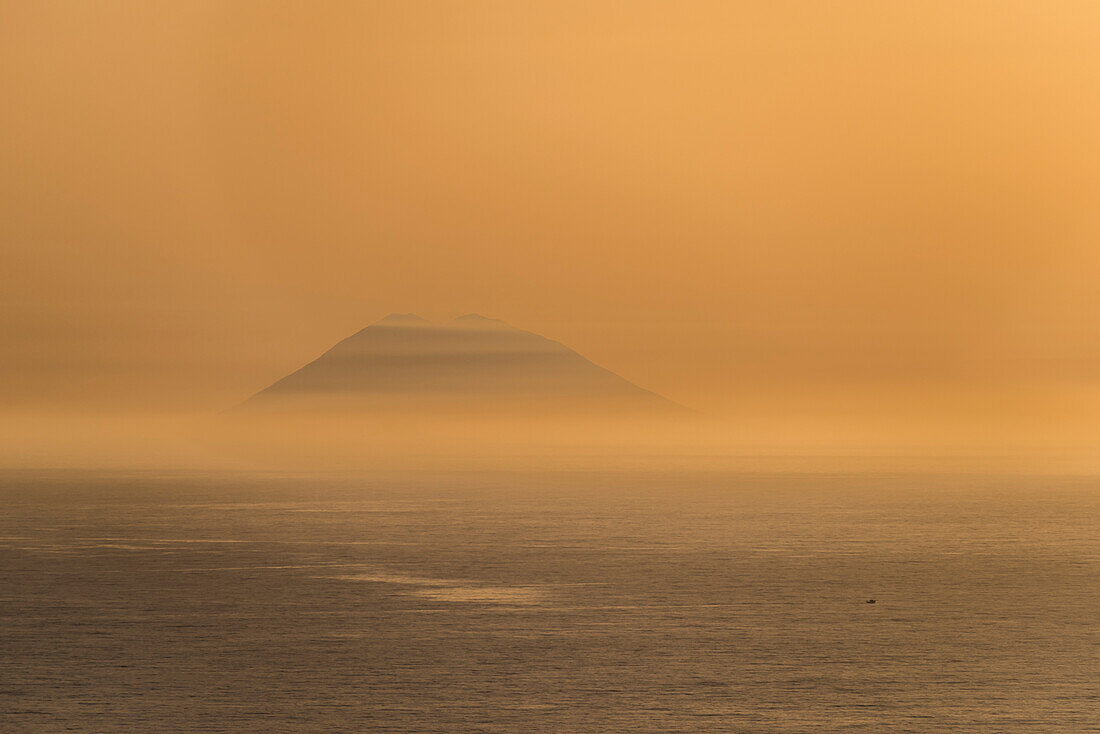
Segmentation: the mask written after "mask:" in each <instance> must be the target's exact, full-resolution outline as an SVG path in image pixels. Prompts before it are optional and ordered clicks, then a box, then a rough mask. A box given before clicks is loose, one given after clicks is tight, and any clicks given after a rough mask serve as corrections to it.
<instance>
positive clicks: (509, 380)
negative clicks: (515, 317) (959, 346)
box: [242, 314, 692, 414]
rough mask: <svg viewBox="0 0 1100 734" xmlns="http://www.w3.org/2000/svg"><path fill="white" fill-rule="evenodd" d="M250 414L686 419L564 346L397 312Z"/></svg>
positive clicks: (282, 383)
mask: <svg viewBox="0 0 1100 734" xmlns="http://www.w3.org/2000/svg"><path fill="white" fill-rule="evenodd" d="M242 407H245V408H247V409H250V410H251V409H275V410H279V409H303V408H304V409H336V410H348V411H355V412H362V411H372V410H395V409H396V410H401V411H405V410H435V409H460V410H461V409H477V410H479V411H485V410H489V411H494V410H498V409H499V410H523V409H535V410H542V411H565V412H570V413H573V412H577V411H598V412H607V411H614V412H631V411H640V412H644V413H650V414H652V413H662V414H688V413H691V412H692V411H689V410H688V409H687V408H684V407H683V406H680V405H678V404H677V403H674V402H672V401H671V400H668V399H667V398H664V397H662V396H660V395H657V394H656V393H653V392H650V391H648V390H645V389H643V388H641V387H638V386H637V385H635V384H633V383H631V382H629V381H628V380H626V379H624V378H622V377H620V376H619V375H616V374H615V373H613V372H611V371H610V370H607V369H604V368H603V367H600V366H598V365H596V364H593V363H592V362H590V361H589V360H588V359H586V358H584V357H583V356H581V355H580V354H578V353H577V352H575V351H573V350H572V349H570V348H568V347H566V346H565V345H563V344H561V343H559V342H556V341H553V340H552V339H547V338H546V337H543V336H540V335H538V334H534V333H532V332H529V331H524V330H522V329H517V328H516V327H514V326H511V325H509V324H506V323H504V322H503V321H499V320H497V319H490V318H486V317H484V316H480V315H478V314H469V315H467V316H461V317H459V318H457V319H454V320H453V321H450V322H447V323H442V324H437V323H432V322H429V321H426V320H424V319H422V318H420V317H419V316H416V315H415V314H391V315H389V316H387V317H385V318H384V319H382V320H380V321H378V322H376V323H374V324H371V325H370V326H367V327H366V328H364V329H362V330H361V331H359V332H357V333H355V334H353V335H351V336H350V337H348V338H347V339H344V340H343V341H341V342H339V343H338V344H336V345H335V346H333V347H332V348H331V349H329V350H328V351H327V352H325V353H324V354H322V355H321V356H320V357H318V358H317V359H315V360H314V361H312V362H310V363H309V364H307V365H305V366H304V367H302V368H301V369H299V370H297V371H295V372H293V373H291V374H289V375H287V376H286V377H284V378H282V379H281V380H279V381H278V382H276V383H275V384H273V385H271V386H270V387H268V388H266V389H264V390H262V391H260V392H259V393H257V394H256V395H254V396H253V397H252V398H250V399H249V400H248V401H246V402H245V404H244V406H242Z"/></svg>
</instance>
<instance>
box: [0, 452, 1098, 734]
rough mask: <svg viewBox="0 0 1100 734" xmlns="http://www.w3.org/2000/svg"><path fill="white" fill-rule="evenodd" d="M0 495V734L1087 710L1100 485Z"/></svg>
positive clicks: (719, 477) (206, 487)
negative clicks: (870, 601)
mask: <svg viewBox="0 0 1100 734" xmlns="http://www.w3.org/2000/svg"><path fill="white" fill-rule="evenodd" d="M0 502H2V505H0V731H4V732H8V731H11V732H21V731H26V732H55V731H79V732H97V733H98V732H104V733H106V732H191V731H208V732H226V731H234V732H248V731H257V732H321V731H371V732H413V731H416V732H421V731H423V732H428V731H439V732H464V731H484V732H513V731H523V732H529V731H539V732H622V731H648V732H673V731H684V732H694V731H722V732H762V733H763V732H767V733H769V734H770V733H776V732H876V733H877V732H1072V733H1073V734H1079V733H1081V732H1096V731H1100V481H1097V480H1096V479H1085V478H1049V477H1047V478H1029V477H983V476H945V475H936V476H932V475H929V476H918V475H853V476H842V475H836V474H830V475H821V474H818V475H814V474H804V475H775V474H772V475H765V474H756V475H753V474H723V473H718V472H699V473H694V474H693V473H676V474H674V473H643V472H637V473H630V472H621V473H585V472H551V473H541V474H535V473H531V474H524V473H519V472H515V473H505V472H497V473H481V474H478V473H455V474H449V475H445V474H438V473H436V474H432V473H423V474H415V473H405V474H392V475H382V474H379V475H374V476H366V477H362V478H357V479H348V478H344V479H333V478H331V477H289V476H270V477H263V476H257V475H250V476H249V475H240V476H222V477H213V476H179V477H174V478H173V477H164V476H156V475H134V474H131V475H127V476H108V475H77V474H72V473H69V474H65V473H58V474H53V475H44V474H7V475H4V476H3V478H2V479H0ZM868 599H875V600H876V603H875V604H868V603H867V600H868Z"/></svg>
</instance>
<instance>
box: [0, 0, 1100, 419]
mask: <svg viewBox="0 0 1100 734" xmlns="http://www.w3.org/2000/svg"><path fill="white" fill-rule="evenodd" d="M1098 32H1100V5H1098V4H1097V3H1095V2H1092V1H1091V0H1082V1H1081V2H1057V1H1055V0H1042V1H1039V0H1036V1H1035V2H1010V1H1007V0H994V1H990V2H960V1H959V0H950V1H947V2H919V3H910V2H906V3H902V2H882V1H881V0H868V1H867V2H854V1H847V2H845V1H839V2H820V1H818V0H806V1H802V2H784V1H782V0H767V1H763V0H756V1H754V2H641V1H632V2H615V3H611V2H594V1H593V0H583V1H578V2H561V1H559V0H554V1H553V2H542V3H529V2H516V1H515V0H506V1H502V2H418V1H416V0H393V1H388V2H318V1H316V0H310V1H309V2H301V3H296V2H269V1H264V2H256V3H250V2H228V3H227V2H193V1H188V2H175V3H169V2H157V3H150V2H146V1H145V0H135V1H134V2H107V1H104V2H94V3H93V2H84V3H82V2H71V1H69V0H64V1H62V2H49V1H47V0H34V1H33V2H29V1H27V0H2V1H0V248H2V249H0V257H2V261H0V404H2V405H7V406H9V407H15V408H18V409H20V410H26V409H28V407H29V406H38V405H48V404H52V405H57V404H63V405H71V406H87V407H102V406H120V405H125V406H137V407H143V408H161V407H174V406H180V405H189V406H198V407H221V406H224V405H226V404H230V403H233V402H236V401H239V400H241V399H243V398H244V397H246V396H247V395H249V394H250V393H252V392H254V391H256V390H258V389H260V388H262V387H264V386H265V385H267V384H269V383H270V382H271V381H273V380H274V379H276V378H278V377H280V376H282V375H283V374H285V373H287V372H289V371H291V370H292V369H294V368H296V367H298V366H300V365H301V364H303V363H304V362H306V361H308V360H310V359H312V358H313V357H315V356H316V355H317V354H318V353H319V352H321V351H323V350H324V349H325V348H327V347H328V346H330V345H331V344H332V343H334V342H335V341H337V340H339V339H341V338H343V337H345V336H347V335H348V334H350V333H353V332H355V331H357V330H358V329H360V328H362V327H363V326H364V325H366V324H367V323H369V322H371V321H374V320H376V319H378V318H380V317H382V316H383V315H385V314H387V313H389V312H392V311H401V312H407V311H408V312H416V313H419V314H421V315H423V316H425V317H428V318H432V319H444V318H451V317H453V316H456V315H459V314H462V313H466V312H470V311H477V312H481V313H484V314H487V315H489V316H495V317H498V318H502V319H504V320H506V321H508V322H510V323H512V324H515V325H517V326H520V327H523V328H527V329H531V330H534V331H537V332H539V333H542V334H544V335H547V336H549V337H552V338H555V339H558V340H561V341H563V342H565V343H566V344H569V345H570V346H572V347H574V348H576V349H577V350H578V351H580V352H581V353H583V354H585V355H586V356H588V357H590V358H591V359H593V360H594V361H596V362H598V363H600V364H602V365H604V366H606V367H608V368H610V369H612V370H614V371H616V372H618V373H620V374H622V375H624V376H626V377H628V378H630V379H631V380H633V381H635V382H637V383H638V384H640V385H642V386H644V387H647V388H650V389H653V390H656V391H658V392H661V393H664V394H666V395H668V396H670V397H672V398H674V399H677V400H680V401H682V402H685V403H688V404H690V405H694V406H696V407H702V408H711V409H714V410H718V411H726V412H732V413H736V412H737V411H738V410H739V409H747V407H746V406H758V407H761V409H765V410H766V409H768V408H769V406H770V407H771V408H775V407H777V406H780V405H788V406H789V405H790V404H798V403H799V402H800V401H801V400H803V399H805V400H806V401H807V404H809V403H811V402H813V400H823V399H825V398H821V397H820V396H822V395H826V396H828V395H832V396H843V398H840V397H837V398H836V400H837V402H836V405H838V406H840V405H843V404H845V402H846V401H848V400H850V399H851V400H856V398H854V397H853V396H856V395H858V396H860V397H859V398H858V400H861V401H864V402H865V403H866V404H868V405H875V404H877V403H876V401H879V400H887V401H893V402H892V403H891V405H893V407H892V408H891V410H893V411H895V412H898V411H900V413H901V414H904V413H905V411H906V410H908V409H909V407H911V408H912V409H913V410H914V411H916V412H920V409H923V407H927V405H928V404H934V405H939V406H940V407H941V408H942V409H943V410H944V411H945V412H946V413H951V412H952V411H962V412H964V413H968V414H975V415H977V416H978V417H979V418H982V417H988V418H991V419H998V416H1000V415H1001V414H1003V413H1004V412H1005V411H1006V410H1008V411H1009V412H1011V406H1010V407H1009V408H1006V407H1005V401H1006V400H1008V401H1009V402H1010V403H1011V401H1013V400H1020V399H1023V398H1021V396H1031V397H1028V398H1026V399H1028V400H1034V401H1035V404H1036V405H1047V406H1055V407H1051V408H1050V410H1051V411H1053V413H1052V414H1058V415H1061V413H1062V412H1064V411H1072V410H1074V409H1075V407H1074V406H1077V407H1081V406H1086V407H1087V409H1088V410H1089V411H1091V409H1092V408H1094V407H1095V405H1096V403H1095V401H1094V402H1093V403H1087V402H1086V401H1087V400H1094V398H1095V395H1096V394H1097V390H1096V387H1097V384H1096V383H1097V376H1098V375H1100V305H1098V304H1100V300H1098V299H1097V297H1096V295H1095V291H1096V289H1097V288H1096V281H1097V280H1098V279H1100V278H1098V275H1100V246H1098V242H1100V240H1098V235H1100V206H1098V203H1097V197H1098V195H1100V133H1098V130H1100V54H1097V52H1096V42H1097V38H1098V35H1097V34H1098ZM769 396H770V397H769ZM815 396H816V397H815ZM1052 396H1057V397H1052ZM1048 400H1050V401H1054V402H1047V401H1048ZM826 402H827V400H826ZM906 406H909V407H906ZM959 406H961V407H959ZM916 412H915V413H914V415H916ZM1090 414H1091V412H1090ZM1082 420H1084V419H1082Z"/></svg>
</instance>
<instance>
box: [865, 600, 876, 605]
mask: <svg viewBox="0 0 1100 734" xmlns="http://www.w3.org/2000/svg"><path fill="white" fill-rule="evenodd" d="M867 603H868V604H874V603H875V600H874V599H868V600H867Z"/></svg>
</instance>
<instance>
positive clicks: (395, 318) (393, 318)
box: [375, 313, 428, 324]
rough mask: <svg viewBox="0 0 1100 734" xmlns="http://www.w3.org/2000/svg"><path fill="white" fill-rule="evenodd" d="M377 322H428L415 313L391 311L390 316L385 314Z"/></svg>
mask: <svg viewBox="0 0 1100 734" xmlns="http://www.w3.org/2000/svg"><path fill="white" fill-rule="evenodd" d="M375 323H376V324H426V323H428V321H427V319H423V318H421V317H419V316H417V315H416V314H414V313H391V314H389V315H388V316H383V317H382V318H380V319H378V321H376V322H375Z"/></svg>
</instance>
